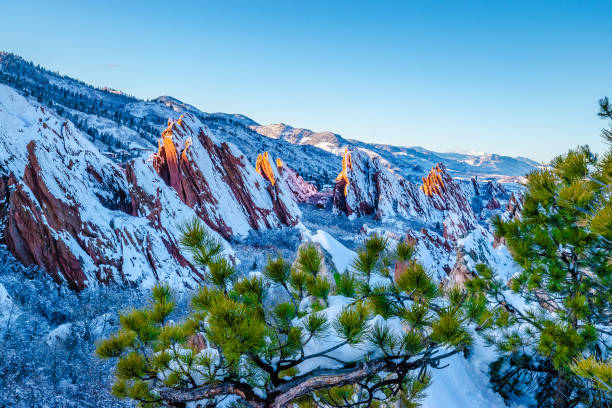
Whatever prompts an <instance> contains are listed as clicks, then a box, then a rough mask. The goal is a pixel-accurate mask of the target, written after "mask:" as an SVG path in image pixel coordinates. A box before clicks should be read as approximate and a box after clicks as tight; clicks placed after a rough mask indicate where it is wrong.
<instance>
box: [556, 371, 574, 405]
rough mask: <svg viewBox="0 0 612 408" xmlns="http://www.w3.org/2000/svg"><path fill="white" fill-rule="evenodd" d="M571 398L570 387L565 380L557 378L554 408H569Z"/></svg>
mask: <svg viewBox="0 0 612 408" xmlns="http://www.w3.org/2000/svg"><path fill="white" fill-rule="evenodd" d="M569 397H570V395H569V385H568V383H567V381H566V380H565V378H563V377H561V376H559V377H558V378H557V384H556V385H555V394H554V397H553V408H568V407H569Z"/></svg>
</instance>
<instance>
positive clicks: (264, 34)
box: [0, 0, 612, 160]
mask: <svg viewBox="0 0 612 408" xmlns="http://www.w3.org/2000/svg"><path fill="white" fill-rule="evenodd" d="M0 8H1V14H2V23H1V24H0V49H3V50H5V51H11V52H14V53H16V54H19V55H21V56H23V57H24V58H26V59H27V60H32V61H34V62H35V63H39V64H41V65H43V66H45V67H47V68H49V69H51V70H54V71H59V72H60V73H62V74H67V75H70V76H73V77H76V78H78V79H80V80H83V81H85V82H87V83H91V84H93V85H96V86H110V87H113V88H116V89H120V90H123V91H125V92H127V93H130V94H132V95H135V96H137V97H141V98H154V97H157V96H159V95H171V96H174V97H176V98H178V99H181V100H183V101H184V102H187V103H191V104H193V105H195V106H196V107H198V108H200V109H202V110H204V111H208V112H217V111H220V112H230V113H242V114H245V115H247V116H250V117H251V118H253V119H254V120H256V121H257V122H259V123H262V124H268V123H275V122H283V123H287V124H290V125H292V126H296V127H307V128H310V129H313V130H316V131H322V130H331V131H334V132H337V133H340V134H342V135H343V136H345V137H349V138H355V139H361V140H365V141H370V142H380V143H390V144H396V145H404V146H412V145H420V146H423V147H425V148H428V149H433V150H436V151H442V152H445V151H481V152H482V151H484V152H494V153H501V154H507V155H522V156H527V157H531V158H534V159H537V160H548V159H550V158H551V157H552V156H553V155H555V154H558V153H561V152H564V151H566V150H567V149H568V148H570V147H573V146H575V145H577V144H584V143H588V144H590V145H591V146H592V147H593V148H595V150H599V151H601V150H602V149H603V143H602V141H601V139H600V137H599V132H600V128H601V127H603V126H605V125H606V123H605V122H604V121H602V120H600V119H598V118H597V116H596V112H597V100H598V99H599V98H600V97H602V96H605V95H610V96H612V71H611V68H612V24H611V21H612V2H609V1H567V2H565V1H550V2H548V1H546V2H539V1H525V2H520V1H506V2H504V1H482V2H476V1H471V2H461V1H447V2H442V1H418V2H416V1H415V2H408V1H406V2H383V1H368V2H360V1H350V2H334V1H321V2H319V1H312V0H311V1H287V0H285V1H280V2H273V1H266V2H264V1H230V0H226V1H219V2H216V1H215V2H213V1H167V0H166V1H163V2H157V1H147V2H141V3H137V2H134V1H129V0H122V1H115V0H104V1H89V0H80V1H37V0H27V1H26V0H22V1H11V0H9V1H7V0H5V1H3V2H2V5H1V7H0Z"/></svg>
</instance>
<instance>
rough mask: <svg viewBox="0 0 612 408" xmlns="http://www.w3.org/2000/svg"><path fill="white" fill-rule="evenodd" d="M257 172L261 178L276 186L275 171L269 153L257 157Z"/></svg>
mask: <svg viewBox="0 0 612 408" xmlns="http://www.w3.org/2000/svg"><path fill="white" fill-rule="evenodd" d="M279 160H280V159H279ZM281 163H282V162H281ZM255 171H256V172H257V173H259V175H260V176H262V177H263V178H265V179H266V180H267V181H268V182H269V183H270V184H272V185H274V183H275V182H276V178H275V176H274V170H272V164H271V162H270V154H269V153H268V152H264V153H263V154H259V155H257V162H256V163H255Z"/></svg>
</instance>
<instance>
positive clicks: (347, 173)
mask: <svg viewBox="0 0 612 408" xmlns="http://www.w3.org/2000/svg"><path fill="white" fill-rule="evenodd" d="M333 205H334V209H335V210H336V211H338V212H342V213H345V214H347V215H348V216H349V217H360V216H364V215H373V216H374V217H375V218H376V219H383V218H387V217H394V216H398V215H399V216H405V217H410V216H412V217H423V218H427V219H431V218H432V217H435V214H434V213H433V212H432V211H431V210H432V208H431V206H429V205H428V202H427V197H426V196H425V195H424V194H423V193H422V192H421V191H420V190H419V188H418V187H417V186H416V185H414V184H412V183H410V182H408V181H406V180H405V179H403V178H401V177H398V176H396V175H394V174H393V173H391V171H389V169H387V168H386V167H385V166H384V165H383V164H382V163H381V162H380V159H379V158H378V157H374V158H370V157H369V156H368V155H367V154H366V153H365V152H363V151H360V150H346V151H345V152H344V156H343V158H342V172H341V173H340V174H339V175H338V177H337V178H336V184H335V186H334V192H333Z"/></svg>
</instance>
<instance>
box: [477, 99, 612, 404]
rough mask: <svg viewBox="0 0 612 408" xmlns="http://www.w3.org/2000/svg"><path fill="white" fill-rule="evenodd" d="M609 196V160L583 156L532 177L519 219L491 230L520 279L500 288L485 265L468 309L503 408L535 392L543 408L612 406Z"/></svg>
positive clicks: (566, 158) (576, 153)
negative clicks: (493, 355) (488, 351)
mask: <svg viewBox="0 0 612 408" xmlns="http://www.w3.org/2000/svg"><path fill="white" fill-rule="evenodd" d="M604 102H607V101H604V100H602V110H603V109H604ZM605 106H606V108H607V103H605ZM611 193H612V150H611V151H608V152H607V153H605V154H604V155H603V156H602V157H601V158H600V159H599V160H598V159H597V157H596V156H595V155H594V154H592V153H591V152H590V150H589V149H588V148H587V147H586V146H582V147H579V148H577V149H575V150H570V151H569V152H568V153H567V154H565V155H562V156H559V157H557V158H555V159H554V160H552V162H551V163H550V165H549V166H548V167H547V168H545V169H543V170H537V171H534V172H532V173H531V174H529V176H528V181H527V184H526V193H525V197H524V209H523V213H522V215H521V218H519V219H513V220H502V219H501V218H497V219H496V220H495V221H494V225H495V228H496V233H497V234H498V235H499V236H501V237H503V238H505V240H506V242H507V246H508V249H509V250H510V252H511V254H512V256H513V258H514V259H515V261H516V262H517V263H518V265H520V267H521V269H522V270H521V272H520V273H518V274H517V275H516V276H514V277H512V279H511V280H510V281H509V282H502V281H501V280H499V279H498V278H496V277H495V276H494V275H493V273H492V272H491V270H490V269H489V268H488V267H485V266H484V265H479V266H478V274H479V277H478V278H476V279H474V280H472V281H471V282H469V283H468V288H469V291H470V294H471V296H470V299H469V301H468V302H467V304H468V305H469V313H470V314H471V316H472V317H473V318H474V319H476V320H477V321H478V322H479V326H478V329H479V330H480V331H481V332H482V333H483V335H484V336H485V338H486V339H487V341H489V342H490V343H492V344H495V345H496V346H497V348H498V350H499V352H500V354H501V357H500V358H499V359H498V360H497V361H495V362H494V363H493V364H492V365H491V368H490V374H491V380H492V382H493V384H494V388H495V389H496V391H498V392H499V393H500V394H501V395H502V396H503V397H505V398H506V399H511V398H512V397H513V396H514V395H517V394H520V393H521V392H523V391H526V390H529V389H531V390H535V395H536V400H537V405H538V406H542V407H548V406H554V407H555V408H565V407H574V406H578V405H579V404H584V406H592V407H604V406H605V407H608V406H609V404H610V394H609V389H608V390H606V387H605V385H604V384H602V383H601V382H602V381H603V383H606V382H607V383H608V385H609V381H610V366H609V363H608V365H607V366H606V364H605V363H604V362H603V361H602V360H603V359H605V358H606V357H605V356H606V355H607V354H608V353H609V351H610V335H611V334H612V332H611V330H610V322H611V321H612V309H611V307H610V305H611V302H612V204H611V202H610V194H611ZM606 367H607V368H606ZM597 376H599V380H600V381H599V384H594V381H593V380H594V379H595V378H596V377H597ZM585 377H586V378H587V379H586V380H585ZM589 379H590V380H589ZM595 381H597V380H596V379H595Z"/></svg>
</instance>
